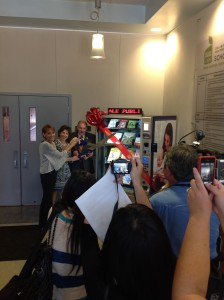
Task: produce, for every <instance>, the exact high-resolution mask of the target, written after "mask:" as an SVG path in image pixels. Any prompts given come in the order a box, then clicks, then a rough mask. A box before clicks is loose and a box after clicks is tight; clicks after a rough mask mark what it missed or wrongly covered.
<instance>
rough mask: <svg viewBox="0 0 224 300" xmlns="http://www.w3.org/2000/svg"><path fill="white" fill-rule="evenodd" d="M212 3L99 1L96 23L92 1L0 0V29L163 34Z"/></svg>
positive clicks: (192, 0) (204, 0) (196, 0)
mask: <svg viewBox="0 0 224 300" xmlns="http://www.w3.org/2000/svg"><path fill="white" fill-rule="evenodd" d="M96 1H98V3H100V0H96ZM215 1H216V0H101V8H100V9H99V21H98V22H97V20H91V17H90V15H91V12H93V11H96V8H95V0H0V26H17V27H35V28H53V29H70V30H86V31H96V30H97V28H98V29H99V31H100V32H123V33H138V34H167V33H169V32H170V31H172V30H173V29H174V28H176V27H178V26H180V25H181V24H182V23H183V22H184V21H185V20H187V19H188V18H190V17H191V16H193V15H195V14H196V13H198V12H199V11H201V10H202V9H203V8H205V7H206V6H208V5H210V4H211V3H212V2H215ZM92 17H93V18H95V17H96V14H95V13H93V14H92ZM158 27H159V28H161V31H160V32H157V33H152V32H151V31H150V29H151V28H158Z"/></svg>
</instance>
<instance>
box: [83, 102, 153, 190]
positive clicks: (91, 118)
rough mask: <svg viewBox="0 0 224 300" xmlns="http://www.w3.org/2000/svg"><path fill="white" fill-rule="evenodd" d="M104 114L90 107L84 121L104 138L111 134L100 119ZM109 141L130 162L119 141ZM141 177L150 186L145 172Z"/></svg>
mask: <svg viewBox="0 0 224 300" xmlns="http://www.w3.org/2000/svg"><path fill="white" fill-rule="evenodd" d="M106 114H107V113H106V112H104V111H100V109H99V107H92V108H90V111H88V112H87V113H86V121H87V122H88V123H89V124H90V125H92V126H96V127H97V130H101V131H102V132H103V133H104V134H105V135H106V136H110V135H112V134H113V133H112V132H111V131H110V130H109V129H108V128H107V126H106V125H105V123H104V121H103V118H102V116H104V115H106ZM110 139H111V141H112V142H113V143H114V145H115V146H116V147H117V148H118V149H119V150H120V151H121V153H122V154H123V155H124V156H125V157H126V158H127V159H128V160H130V159H131V158H132V157H133V154H132V153H131V152H129V151H128V149H127V148H126V147H125V146H124V144H122V143H121V141H119V140H118V139H117V138H116V136H115V135H113V136H112V137H111V138H110ZM141 176H142V178H143V179H144V180H145V182H147V183H148V184H149V185H150V183H151V178H150V176H149V174H148V173H147V172H146V171H145V170H143V172H142V175H141Z"/></svg>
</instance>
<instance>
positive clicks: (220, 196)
mask: <svg viewBox="0 0 224 300" xmlns="http://www.w3.org/2000/svg"><path fill="white" fill-rule="evenodd" d="M206 188H207V189H208V190H209V191H210V192H211V193H212V194H213V195H214V197H213V210H214V212H215V213H216V214H217V216H218V218H219V219H220V220H221V219H223V218H224V186H223V185H222V184H221V182H220V181H218V180H217V179H214V181H213V185H212V184H209V183H206Z"/></svg>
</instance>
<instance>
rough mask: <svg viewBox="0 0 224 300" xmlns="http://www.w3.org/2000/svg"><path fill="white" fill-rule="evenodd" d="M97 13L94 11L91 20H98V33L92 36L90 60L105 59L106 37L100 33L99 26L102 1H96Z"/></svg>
mask: <svg viewBox="0 0 224 300" xmlns="http://www.w3.org/2000/svg"><path fill="white" fill-rule="evenodd" d="M95 8H96V11H92V12H91V14H90V18H91V20H97V33H94V34H93V35H92V52H91V56H90V58H93V59H100V58H105V52H104V35H103V34H101V33H98V25H99V23H98V22H99V10H100V8H101V0H95Z"/></svg>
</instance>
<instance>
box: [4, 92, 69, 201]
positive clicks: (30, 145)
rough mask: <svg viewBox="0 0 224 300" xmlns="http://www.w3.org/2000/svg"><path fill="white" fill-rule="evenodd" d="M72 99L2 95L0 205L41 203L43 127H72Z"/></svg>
mask: <svg viewBox="0 0 224 300" xmlns="http://www.w3.org/2000/svg"><path fill="white" fill-rule="evenodd" d="M69 107H70V98H69V96H58V95H47V96H45V95H8V94H0V116H1V117H0V118H1V119H2V120H1V121H0V166H1V180H0V206H20V205H35V204H40V201H41V198H42V189H41V183H40V174H39V168H40V166H39V165H40V164H39V143H40V142H41V141H42V140H43V137H42V132H41V130H42V127H43V126H44V125H45V124H51V125H53V126H54V127H55V130H56V134H57V129H58V128H59V127H60V126H61V125H63V124H67V125H70V123H71V121H70V114H69V112H70V109H69Z"/></svg>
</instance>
